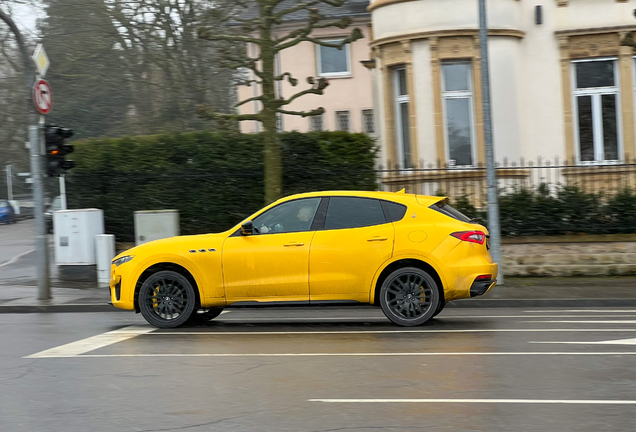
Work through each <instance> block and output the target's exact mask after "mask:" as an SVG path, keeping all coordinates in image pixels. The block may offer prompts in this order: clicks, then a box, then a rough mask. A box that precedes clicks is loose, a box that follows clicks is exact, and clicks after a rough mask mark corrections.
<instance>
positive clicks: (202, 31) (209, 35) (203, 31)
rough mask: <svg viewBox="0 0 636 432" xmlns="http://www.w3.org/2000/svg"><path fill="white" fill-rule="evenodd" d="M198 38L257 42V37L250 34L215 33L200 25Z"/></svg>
mask: <svg viewBox="0 0 636 432" xmlns="http://www.w3.org/2000/svg"><path fill="white" fill-rule="evenodd" d="M198 35H199V39H204V40H209V41H226V42H245V43H255V44H258V42H259V41H260V40H259V39H256V38H253V37H250V36H239V35H228V34H216V33H214V32H212V30H210V29H207V28H205V27H201V28H199V30H198Z"/></svg>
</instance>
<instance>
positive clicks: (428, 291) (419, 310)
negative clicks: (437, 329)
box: [380, 267, 440, 327]
mask: <svg viewBox="0 0 636 432" xmlns="http://www.w3.org/2000/svg"><path fill="white" fill-rule="evenodd" d="M439 302H440V295H439V290H438V287H437V283H435V280H434V279H433V278H432V277H431V275H429V274H428V273H426V272H425V271H424V270H421V269H419V268H417V267H403V268H400V269H397V270H395V271H394V272H393V273H391V274H390V275H389V276H388V277H387V278H386V279H385V280H384V282H383V283H382V288H380V307H382V312H384V315H385V316H386V317H387V318H388V319H390V320H391V321H392V322H394V323H395V324H397V325H401V326H407V327H410V326H417V325H420V324H424V323H425V322H426V321H428V320H430V319H431V318H433V316H434V314H435V312H436V311H437V308H438V306H439Z"/></svg>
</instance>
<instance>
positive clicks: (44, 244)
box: [29, 114, 51, 300]
mask: <svg viewBox="0 0 636 432" xmlns="http://www.w3.org/2000/svg"><path fill="white" fill-rule="evenodd" d="M30 117H31V125H30V126H29V153H30V159H31V179H32V180H33V211H34V215H35V254H36V267H37V272H38V297H37V298H38V300H48V299H50V298H51V286H50V279H49V245H48V238H47V231H46V221H45V220H44V177H43V175H42V167H43V163H42V160H43V158H42V147H43V144H42V142H43V140H42V130H43V128H44V116H43V115H41V116H40V121H39V124H38V121H37V115H36V114H31V116H30Z"/></svg>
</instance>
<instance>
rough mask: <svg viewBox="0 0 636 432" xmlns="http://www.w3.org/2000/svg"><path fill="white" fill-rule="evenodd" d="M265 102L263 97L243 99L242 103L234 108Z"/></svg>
mask: <svg viewBox="0 0 636 432" xmlns="http://www.w3.org/2000/svg"><path fill="white" fill-rule="evenodd" d="M263 100H264V97H263V96H254V97H251V98H247V99H243V100H242V101H240V102H237V103H236V104H234V108H238V107H240V106H241V105H245V104H246V103H249V102H254V101H260V102H263Z"/></svg>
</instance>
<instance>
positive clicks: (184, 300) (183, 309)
mask: <svg viewBox="0 0 636 432" xmlns="http://www.w3.org/2000/svg"><path fill="white" fill-rule="evenodd" d="M195 304H196V296H195V293H194V288H193V287H192V284H190V282H189V281H188V280H187V279H186V278H185V277H184V276H182V275H180V274H179V273H176V272H173V271H169V270H164V271H160V272H157V273H154V274H152V275H151V276H150V277H149V278H148V279H146V281H145V282H144V283H143V285H142V286H141V289H140V290H139V309H140V311H141V314H142V315H143V317H144V318H145V319H146V321H148V322H149V323H150V324H152V325H154V326H155V327H159V328H174V327H179V326H180V325H182V324H184V323H185V322H186V321H187V320H188V319H189V318H190V316H191V315H192V313H193V311H194V308H195Z"/></svg>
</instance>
